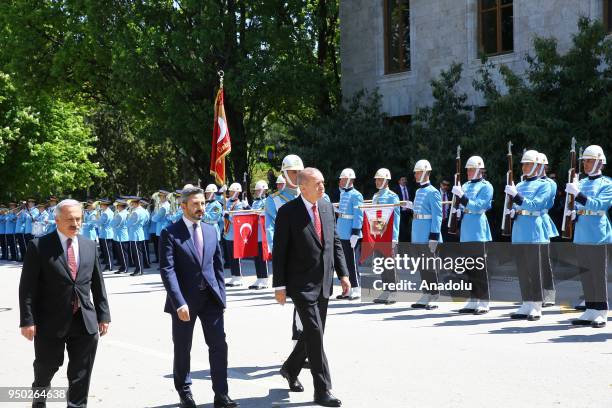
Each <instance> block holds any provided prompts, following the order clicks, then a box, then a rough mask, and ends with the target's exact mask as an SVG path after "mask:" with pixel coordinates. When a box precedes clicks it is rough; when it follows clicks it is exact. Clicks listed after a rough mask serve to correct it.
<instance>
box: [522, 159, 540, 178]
mask: <svg viewBox="0 0 612 408" xmlns="http://www.w3.org/2000/svg"><path fill="white" fill-rule="evenodd" d="M537 168H538V165H537V163H533V167H532V168H531V171H530V172H529V174H525V178H529V177H531V176H533V173H535V171H536V169H537Z"/></svg>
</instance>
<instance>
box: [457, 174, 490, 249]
mask: <svg viewBox="0 0 612 408" xmlns="http://www.w3.org/2000/svg"><path fill="white" fill-rule="evenodd" d="M462 188H463V192H464V195H463V196H462V197H461V199H460V202H461V212H462V219H461V234H460V241H461V242H488V241H491V240H492V239H493V238H492V237H491V228H490V227H489V221H488V220H487V215H486V212H487V211H488V210H489V209H491V200H492V199H493V186H492V185H491V183H489V182H488V181H487V180H485V179H478V180H472V181H468V182H467V183H464V184H463V186H462ZM466 210H467V211H466Z"/></svg>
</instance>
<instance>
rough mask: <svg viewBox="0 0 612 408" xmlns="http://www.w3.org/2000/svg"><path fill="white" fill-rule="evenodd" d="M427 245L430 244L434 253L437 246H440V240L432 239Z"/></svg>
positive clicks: (430, 248)
mask: <svg viewBox="0 0 612 408" xmlns="http://www.w3.org/2000/svg"><path fill="white" fill-rule="evenodd" d="M427 245H428V246H429V250H430V251H431V253H432V254H433V253H434V252H436V248H437V247H438V241H436V240H435V239H430V240H429V243H428V244H427Z"/></svg>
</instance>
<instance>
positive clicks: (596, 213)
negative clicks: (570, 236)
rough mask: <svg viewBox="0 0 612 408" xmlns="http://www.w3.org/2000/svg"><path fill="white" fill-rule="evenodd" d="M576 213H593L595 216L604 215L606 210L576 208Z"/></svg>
mask: <svg viewBox="0 0 612 408" xmlns="http://www.w3.org/2000/svg"><path fill="white" fill-rule="evenodd" d="M576 214H578V215H593V216H597V217H603V216H604V215H606V212H605V211H591V210H578V211H576Z"/></svg>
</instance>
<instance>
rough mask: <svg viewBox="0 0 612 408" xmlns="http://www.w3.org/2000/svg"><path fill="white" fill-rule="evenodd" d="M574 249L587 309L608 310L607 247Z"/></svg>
mask: <svg viewBox="0 0 612 408" xmlns="http://www.w3.org/2000/svg"><path fill="white" fill-rule="evenodd" d="M576 248H577V249H578V251H577V253H578V265H579V266H580V281H581V282H582V290H583V291H584V300H585V303H586V307H587V309H594V310H608V251H607V248H608V246H607V245H577V246H576Z"/></svg>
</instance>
